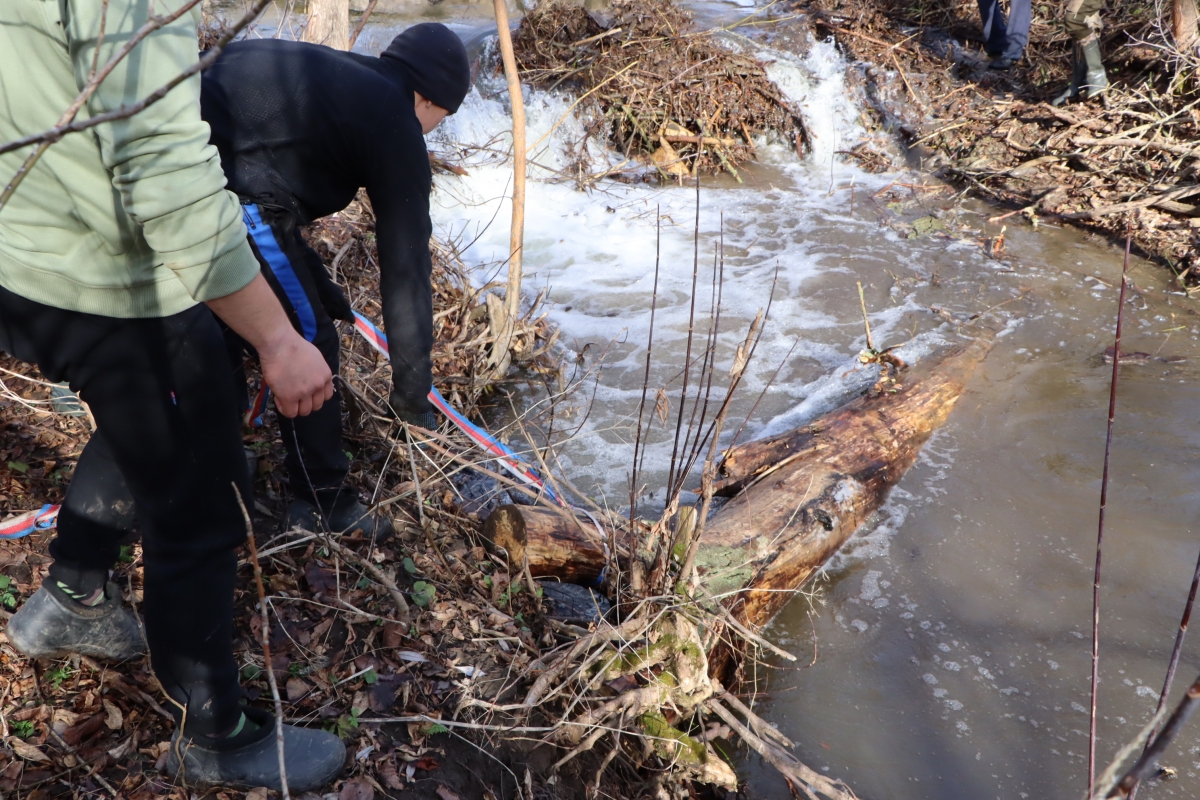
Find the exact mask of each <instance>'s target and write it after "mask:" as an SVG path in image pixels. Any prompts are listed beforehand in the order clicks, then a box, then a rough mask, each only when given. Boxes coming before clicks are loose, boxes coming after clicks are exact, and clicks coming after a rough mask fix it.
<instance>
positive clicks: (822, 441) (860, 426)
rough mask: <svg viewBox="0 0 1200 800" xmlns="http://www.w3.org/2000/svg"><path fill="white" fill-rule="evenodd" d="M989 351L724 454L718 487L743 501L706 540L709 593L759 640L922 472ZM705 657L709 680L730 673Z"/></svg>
mask: <svg viewBox="0 0 1200 800" xmlns="http://www.w3.org/2000/svg"><path fill="white" fill-rule="evenodd" d="M990 349H991V340H990V339H976V340H974V341H972V342H970V343H967V344H964V345H959V346H956V347H954V348H952V349H951V350H949V351H948V352H947V353H946V354H945V355H944V356H942V357H941V358H940V359H936V360H928V361H927V362H926V364H925V365H922V366H918V367H914V368H913V369H912V370H910V371H909V372H908V373H905V374H904V375H903V376H902V379H901V382H900V388H899V391H897V392H896V393H895V394H881V395H876V396H863V397H860V398H858V399H856V400H853V401H851V402H850V403H847V404H846V405H843V406H841V407H840V408H837V409H835V410H833V411H831V412H829V413H828V414H825V415H823V416H821V417H819V418H818V419H816V420H815V421H813V422H812V423H810V424H808V425H805V426H803V427H801V428H797V429H796V430H793V431H790V432H788V433H786V434H783V435H781V436H776V437H772V438H770V439H764V440H762V441H759V442H750V443H748V444H746V445H742V446H739V447H735V448H733V449H732V450H731V451H730V452H729V453H727V454H726V455H725V458H724V462H723V464H722V468H723V469H722V471H723V473H724V474H725V477H724V478H723V480H722V484H721V488H722V489H723V490H725V491H727V492H729V491H737V490H740V493H739V494H737V495H736V496H735V497H734V498H733V499H732V500H730V501H729V502H728V503H727V504H726V505H725V506H724V507H723V508H722V509H721V510H720V511H718V512H717V513H716V514H714V515H713V517H712V519H710V520H709V522H708V524H707V525H706V526H705V528H704V531H703V532H702V534H701V536H700V542H699V544H698V545H697V551H696V566H697V572H698V575H699V579H700V583H701V584H702V585H703V587H704V590H705V592H706V593H707V594H708V595H709V596H711V597H715V598H719V599H720V600H721V602H722V603H723V604H724V605H725V606H726V607H727V608H728V609H729V611H730V612H731V613H732V615H733V616H734V618H735V619H737V620H738V621H739V622H741V623H744V624H746V625H748V626H750V627H751V628H753V629H757V628H759V627H761V626H763V625H766V624H767V622H769V621H770V620H771V618H772V617H774V616H775V614H776V613H777V612H778V611H779V610H780V609H781V608H783V606H784V605H785V604H786V603H787V602H788V601H789V600H791V598H792V596H793V595H794V593H795V591H796V590H797V589H799V588H800V587H801V586H802V585H803V584H804V582H805V581H806V580H807V579H808V578H809V576H810V575H812V573H813V572H815V571H816V570H817V569H819V568H820V567H821V565H822V564H824V563H825V562H826V561H827V560H828V559H829V558H830V557H831V556H832V555H833V554H834V553H835V552H837V550H838V548H840V547H841V546H842V545H843V544H844V543H845V542H846V540H847V539H849V538H850V536H851V534H853V533H854V531H856V530H857V529H858V527H859V526H860V525H862V524H863V522H865V521H866V519H867V518H868V516H869V515H870V514H871V513H872V512H874V511H875V510H876V509H878V508H879V506H880V505H882V504H883V501H884V499H885V498H886V497H887V493H888V491H889V490H890V489H891V487H892V486H894V485H895V484H896V482H897V481H899V480H900V477H901V476H902V475H903V474H904V472H905V471H906V470H907V469H908V468H909V467H910V466H912V464H913V463H914V462H915V461H916V458H917V454H918V453H919V452H920V449H921V446H922V445H923V444H924V443H925V442H926V441H927V440H928V439H929V437H930V435H931V434H932V433H933V432H934V431H935V430H936V429H937V428H938V427H939V426H940V425H941V424H942V423H943V422H945V420H946V417H947V416H949V414H950V411H951V409H952V408H953V407H954V404H955V402H956V401H957V400H958V398H959V396H960V395H961V394H962V392H963V389H964V387H965V385H966V382H967V379H968V378H969V377H970V375H971V373H972V372H973V371H974V369H975V367H976V366H977V365H978V364H979V362H980V361H982V360H983V358H984V357H985V356H986V355H987V353H988V351H989V350H990ZM732 655H733V654H732V653H731V652H728V651H727V650H725V651H724V652H721V651H720V650H719V651H717V652H714V653H713V654H711V655H710V664H711V666H712V670H713V674H715V675H721V674H722V673H724V672H725V671H726V670H727V668H728V667H729V666H731V665H732V659H731V658H730V657H731V656H732Z"/></svg>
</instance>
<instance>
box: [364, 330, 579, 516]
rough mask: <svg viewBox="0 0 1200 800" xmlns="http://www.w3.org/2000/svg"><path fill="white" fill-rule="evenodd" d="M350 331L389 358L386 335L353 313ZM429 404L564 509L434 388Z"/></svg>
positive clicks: (534, 475) (518, 461)
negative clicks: (357, 334) (352, 327)
mask: <svg viewBox="0 0 1200 800" xmlns="http://www.w3.org/2000/svg"><path fill="white" fill-rule="evenodd" d="M354 330H356V331H358V332H359V333H360V334H362V337H363V338H364V339H366V340H367V343H368V344H370V345H371V346H372V347H374V348H375V349H376V350H378V351H379V352H380V353H381V354H382V355H383V357H384V358H390V355H389V353H388V341H387V335H386V334H385V333H384V332H383V331H381V330H379V328H377V327H375V325H373V324H372V323H371V321H370V320H369V319H367V318H366V317H364V316H363V315H362V314H360V313H358V312H357V311H355V312H354ZM429 402H431V403H433V406H434V408H436V409H437V410H438V411H440V412H442V413H443V414H445V415H446V418H447V419H449V420H450V421H451V422H453V423H454V426H455V427H456V428H458V429H459V430H460V431H462V432H463V433H465V434H466V435H467V438H469V439H470V440H471V441H472V442H474V443H475V445H476V446H477V447H479V448H480V449H482V450H484V451H486V452H488V453H490V454H491V455H493V456H494V457H495V458H496V462H497V463H498V464H500V466H502V467H504V469H505V470H507V471H508V472H509V473H511V474H512V475H513V477H515V478H516V479H517V480H519V481H521V482H522V483H524V484H526V485H528V486H532V487H534V488H536V489H537V490H538V491H540V492H545V493H546V496H547V497H549V498H550V499H551V500H553V501H554V502H556V503H558V504H559V505H560V506H562V507H564V508H566V507H567V504H566V503H564V502H563V501H562V498H560V497H559V496H558V495H557V494H555V493H554V491H553V490H552V489H551V488H550V487H549V486H547V485H546V482H545V481H543V480H542V477H541V476H540V475H538V474H537V472H535V471H534V469H533V467H531V466H530V465H529V462H527V461H526V460H525V459H523V458H521V457H520V456H519V455H517V454H516V453H515V452H513V450H512V448H510V447H508V446H507V445H506V444H504V443H503V442H501V441H499V440H498V439H496V438H495V437H494V436H492V435H491V434H489V433H488V432H487V431H485V430H484V429H483V428H480V427H479V426H478V425H475V424H474V423H472V422H471V421H470V420H469V419H467V418H466V417H464V416H463V415H462V414H460V413H459V412H458V410H457V409H455V408H454V406H452V405H450V404H449V403H448V402H446V398H444V397H442V393H441V392H439V391H438V390H437V387H433V388H431V389H430V390H429Z"/></svg>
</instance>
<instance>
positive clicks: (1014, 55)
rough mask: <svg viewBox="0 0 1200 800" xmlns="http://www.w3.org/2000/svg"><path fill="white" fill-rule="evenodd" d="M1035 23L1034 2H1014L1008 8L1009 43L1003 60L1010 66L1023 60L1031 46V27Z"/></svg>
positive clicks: (1022, 0)
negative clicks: (1027, 48) (1022, 57)
mask: <svg viewBox="0 0 1200 800" xmlns="http://www.w3.org/2000/svg"><path fill="white" fill-rule="evenodd" d="M1032 22H1033V0H1012V2H1011V3H1009V7H1008V31H1007V37H1008V41H1007V43H1006V44H1005V46H1004V54H1003V55H1002V56H1001V58H1004V59H1007V60H1008V61H1009V63H1010V64H1015V63H1017V62H1018V61H1020V60H1021V56H1023V55H1024V54H1025V48H1026V47H1027V46H1028V45H1029V26H1030V24H1032Z"/></svg>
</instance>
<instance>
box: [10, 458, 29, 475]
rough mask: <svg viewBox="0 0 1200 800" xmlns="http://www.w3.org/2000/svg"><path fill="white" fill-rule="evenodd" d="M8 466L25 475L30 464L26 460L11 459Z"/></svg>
mask: <svg viewBox="0 0 1200 800" xmlns="http://www.w3.org/2000/svg"><path fill="white" fill-rule="evenodd" d="M8 468H9V469H11V470H12V471H13V472H19V473H21V474H22V475H24V474H25V473H26V472H29V465H28V464H26V463H25V462H24V461H10V462H8Z"/></svg>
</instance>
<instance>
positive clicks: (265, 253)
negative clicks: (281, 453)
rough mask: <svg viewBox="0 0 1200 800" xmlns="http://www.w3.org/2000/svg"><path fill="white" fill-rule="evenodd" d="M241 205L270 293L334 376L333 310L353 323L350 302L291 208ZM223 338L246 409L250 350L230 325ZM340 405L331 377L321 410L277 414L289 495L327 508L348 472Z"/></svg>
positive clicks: (335, 339) (336, 364)
mask: <svg viewBox="0 0 1200 800" xmlns="http://www.w3.org/2000/svg"><path fill="white" fill-rule="evenodd" d="M242 209H243V212H244V216H245V222H246V228H247V230H248V231H249V232H250V242H251V244H252V245H253V247H254V254H255V255H256V256H258V261H259V264H260V265H262V271H263V276H264V277H265V278H266V279H267V283H269V284H270V285H271V288H272V289H274V290H275V295H276V296H277V297H278V298H279V302H280V303H281V304H282V305H283V308H284V310H285V311H287V314H288V317H289V318H290V319H291V321H292V324H293V325H294V326H295V327H296V330H297V331H299V332H300V334H301V335H302V336H304V338H305V339H307V340H308V341H310V342H312V343H313V344H314V345H315V346H316V348H317V349H318V350H320V351H321V355H323V356H324V357H325V363H326V364H328V365H329V369H330V370H331V371H332V372H333V374H334V375H337V374H339V373H338V370H339V367H340V364H339V357H338V350H339V344H340V342H339V339H338V332H337V328H335V327H334V325H333V318H332V317H331V316H330V314H331V313H332V314H334V315H336V316H337V318H338V319H346V320H349V321H353V320H354V316H353V314H352V312H351V311H350V304H349V303H348V302H347V301H346V298H345V296H344V295H343V294H342V292H341V290H340V289H339V288H337V286H336V285H335V284H334V283H333V281H331V280H330V278H329V275H328V273H327V272H326V271H325V265H324V264H323V263H322V262H321V257H320V256H319V255H317V254H316V252H314V251H313V249H312V248H311V247H309V246H308V243H307V242H305V241H304V238H303V237H302V236H301V235H300V230H299V228H298V227H297V225H296V222H295V218H294V217H293V216H292V215H291V213H289V212H288V211H286V210H284V209H282V208H278V207H276V206H271V205H267V204H254V203H246V204H245V205H243V206H242ZM225 339H226V343H227V346H228V348H229V357H230V360H231V362H232V363H233V365H234V373H235V383H236V385H237V386H238V387H239V388H238V390H237V391H239V392H240V397H239V401H240V407H241V408H242V409H243V410H245V409H247V408H249V407H250V399H249V396H248V394H247V392H246V378H245V373H244V371H243V370H242V358H243V353H251V354H253V349H252V348H251V347H250V345H249V344H248V343H247V342H246V341H245V340H244V339H242V338H241V337H240V336H238V335H237V334H236V333H234V332H233V331H232V330H229V329H228V328H226V329H225ZM341 406H342V403H341V393H340V392H339V391H338V389H337V382H336V381H335V382H334V394H333V397H332V398H330V399H329V400H327V401H326V402H325V404H324V405H323V406H321V408H320V409H319V410H318V411H314V412H313V413H312V414H309V415H307V416H304V417H297V418H296V419H294V420H292V419H288V418H287V417H284V416H283V415H279V417H278V419H279V430H280V434H281V435H282V438H283V443H284V446H285V447H286V448H287V457H286V460H285V464H286V466H287V472H288V481H289V483H290V485H291V489H292V494H293V495H294V496H296V497H298V498H300V499H302V500H307V501H309V502H319V503H320V505H321V506H322V507H323V508H324V509H325V511H328V510H329V506H330V505H331V504H332V502H333V500H334V499H335V498H336V496H337V494H338V493H339V492H341V491H342V488H343V486H344V484H345V482H346V474H347V473H348V472H349V471H350V460H349V459H348V458H347V457H346V452H345V449H344V448H343V446H342V410H341Z"/></svg>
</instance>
